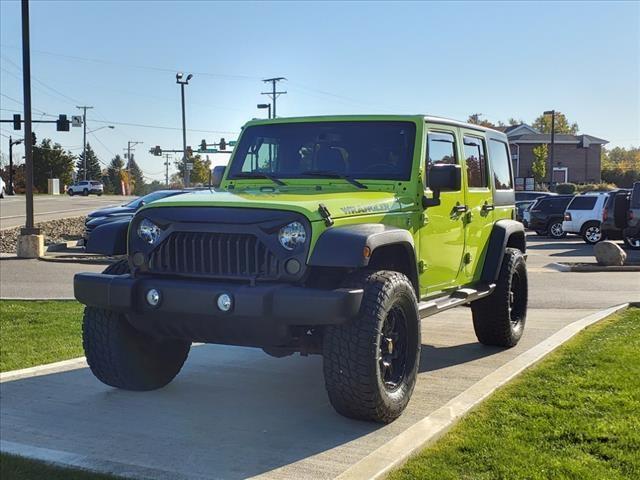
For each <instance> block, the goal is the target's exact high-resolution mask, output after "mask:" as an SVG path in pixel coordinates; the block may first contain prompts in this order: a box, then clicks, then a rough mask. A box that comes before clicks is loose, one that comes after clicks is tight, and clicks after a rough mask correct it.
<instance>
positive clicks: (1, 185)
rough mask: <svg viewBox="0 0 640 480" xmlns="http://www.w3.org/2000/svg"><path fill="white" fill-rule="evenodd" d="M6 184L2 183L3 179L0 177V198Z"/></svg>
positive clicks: (2, 195) (2, 196)
mask: <svg viewBox="0 0 640 480" xmlns="http://www.w3.org/2000/svg"><path fill="white" fill-rule="evenodd" d="M5 189H6V185H5V184H4V180H3V179H2V177H0V198H4V194H5Z"/></svg>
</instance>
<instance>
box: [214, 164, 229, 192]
mask: <svg viewBox="0 0 640 480" xmlns="http://www.w3.org/2000/svg"><path fill="white" fill-rule="evenodd" d="M226 169H227V167H225V166H224V165H218V166H217V167H213V170H211V186H212V187H214V188H218V187H219V186H220V184H221V183H222V178H223V177H224V172H225V170H226Z"/></svg>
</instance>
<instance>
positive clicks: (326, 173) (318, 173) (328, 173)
mask: <svg viewBox="0 0 640 480" xmlns="http://www.w3.org/2000/svg"><path fill="white" fill-rule="evenodd" d="M300 175H307V176H309V177H328V178H340V179H341V180H346V181H347V182H349V183H350V184H351V185H355V186H356V187H358V188H364V189H367V188H369V187H367V186H366V185H365V184H364V183H360V182H359V181H358V180H356V179H355V178H351V177H350V176H349V175H344V174H342V173H338V172H335V171H333V170H305V171H304V172H301V173H300Z"/></svg>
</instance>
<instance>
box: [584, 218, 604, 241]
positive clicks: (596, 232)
mask: <svg viewBox="0 0 640 480" xmlns="http://www.w3.org/2000/svg"><path fill="white" fill-rule="evenodd" d="M580 234H581V235H582V239H583V240H584V241H585V243H587V244H589V245H595V244H596V243H598V242H600V241H602V240H604V235H603V234H602V230H601V229H600V222H587V223H585V224H584V226H583V227H582V231H581V232H580Z"/></svg>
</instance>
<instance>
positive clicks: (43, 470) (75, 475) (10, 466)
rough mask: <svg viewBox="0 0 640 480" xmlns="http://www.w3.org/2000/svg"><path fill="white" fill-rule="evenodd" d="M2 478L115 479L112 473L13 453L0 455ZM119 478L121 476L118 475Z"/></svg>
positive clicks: (47, 479)
mask: <svg viewBox="0 0 640 480" xmlns="http://www.w3.org/2000/svg"><path fill="white" fill-rule="evenodd" d="M0 478H2V480H45V479H46V480H115V479H116V477H114V476H112V475H101V474H98V473H90V472H86V471H84V470H72V469H68V468H60V467H54V466H52V465H49V464H47V463H43V462H37V461H34V460H28V459H26V458H22V457H16V456H14V455H7V454H4V453H3V454H2V455H0ZM118 478H121V477H118Z"/></svg>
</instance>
